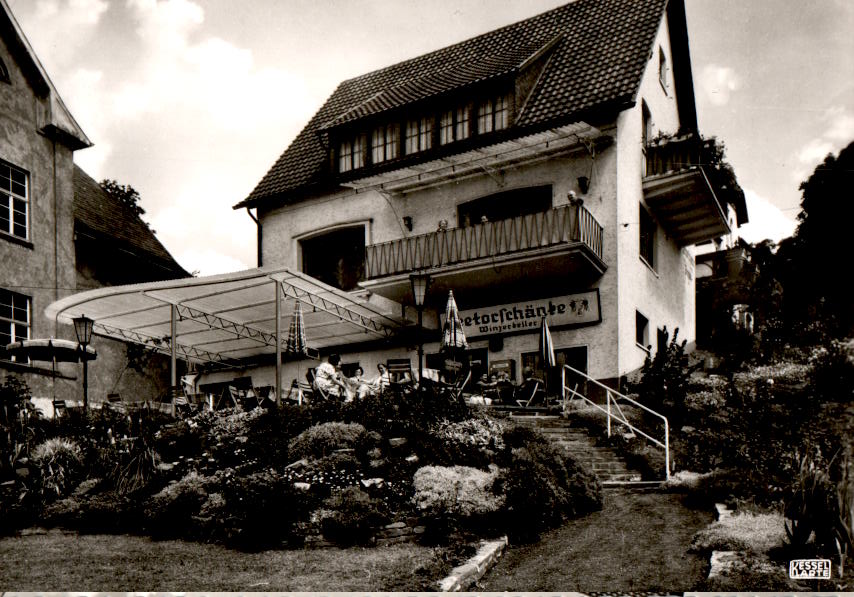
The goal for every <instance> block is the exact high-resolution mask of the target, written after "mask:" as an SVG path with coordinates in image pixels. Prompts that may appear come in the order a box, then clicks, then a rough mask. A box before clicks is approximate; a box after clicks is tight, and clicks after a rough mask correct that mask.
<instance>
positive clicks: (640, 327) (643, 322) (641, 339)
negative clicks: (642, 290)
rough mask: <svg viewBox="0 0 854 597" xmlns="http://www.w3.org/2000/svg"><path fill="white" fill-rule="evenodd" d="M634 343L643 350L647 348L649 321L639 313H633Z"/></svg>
mask: <svg viewBox="0 0 854 597" xmlns="http://www.w3.org/2000/svg"><path fill="white" fill-rule="evenodd" d="M635 342H637V343H638V346H641V347H642V348H643V349H644V350H648V348H647V346H649V319H647V318H646V317H644V316H643V315H642V314H641V312H640V311H635Z"/></svg>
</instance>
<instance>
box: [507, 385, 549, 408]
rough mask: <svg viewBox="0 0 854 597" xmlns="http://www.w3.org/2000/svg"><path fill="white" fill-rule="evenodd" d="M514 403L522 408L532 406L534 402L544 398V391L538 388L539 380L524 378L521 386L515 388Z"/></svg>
mask: <svg viewBox="0 0 854 597" xmlns="http://www.w3.org/2000/svg"><path fill="white" fill-rule="evenodd" d="M513 398H514V400H515V401H516V404H518V405H519V406H521V407H523V408H528V407H530V406H533V405H534V403H536V402H540V401H542V400H543V399H544V398H545V392H544V391H543V390H541V389H540V382H539V381H537V380H535V379H526V380H525V381H524V382H523V383H522V385H521V386H519V387H518V388H517V389H516V394H515V395H514V397H513Z"/></svg>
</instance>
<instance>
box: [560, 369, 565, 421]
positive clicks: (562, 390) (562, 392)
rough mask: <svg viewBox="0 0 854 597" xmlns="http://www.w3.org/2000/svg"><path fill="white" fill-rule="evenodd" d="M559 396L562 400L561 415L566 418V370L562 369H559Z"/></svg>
mask: <svg viewBox="0 0 854 597" xmlns="http://www.w3.org/2000/svg"><path fill="white" fill-rule="evenodd" d="M560 395H561V397H562V398H563V400H561V409H562V410H563V415H564V416H566V369H564V368H563V367H561V368H560Z"/></svg>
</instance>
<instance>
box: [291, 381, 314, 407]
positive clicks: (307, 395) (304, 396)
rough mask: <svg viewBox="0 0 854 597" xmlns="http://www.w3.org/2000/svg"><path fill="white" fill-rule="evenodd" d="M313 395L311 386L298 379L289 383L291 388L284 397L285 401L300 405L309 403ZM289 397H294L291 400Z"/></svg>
mask: <svg viewBox="0 0 854 597" xmlns="http://www.w3.org/2000/svg"><path fill="white" fill-rule="evenodd" d="M313 395H314V388H313V387H312V384H311V383H309V382H308V381H300V380H298V379H294V380H293V381H292V382H291V387H290V389H289V390H288V395H287V396H285V400H288V401H290V402H296V403H297V404H302V403H303V402H311V397H312V396H313ZM291 396H295V397H294V398H291Z"/></svg>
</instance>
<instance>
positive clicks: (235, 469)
mask: <svg viewBox="0 0 854 597" xmlns="http://www.w3.org/2000/svg"><path fill="white" fill-rule="evenodd" d="M134 417H135V418H134ZM134 417H126V416H124V415H122V416H116V414H115V413H111V412H109V411H106V410H105V411H103V412H91V413H88V414H86V415H81V416H80V417H79V418H78V419H76V420H74V421H69V422H68V424H67V426H64V424H63V422H61V421H59V422H56V423H55V424H54V426H55V429H54V430H53V431H54V432H55V433H56V434H57V435H59V434H62V435H67V436H69V437H70V438H71V440H69V442H68V443H67V445H66V444H65V443H63V444H62V445H63V446H65V447H66V448H68V449H67V450H66V449H64V448H63V450H61V451H60V452H61V453H62V454H70V455H73V454H77V452H75V451H74V450H73V449H71V448H70V447H69V446H74V445H75V444H74V443H73V442H74V441H77V442H81V441H82V443H83V445H84V446H85V448H84V449H82V450H81V453H82V454H83V456H81V457H80V458H79V460H80V463H81V464H80V467H79V468H80V470H81V471H82V473H81V472H79V471H77V469H75V470H73V471H72V469H71V468H69V467H70V464H71V461H72V460H73V459H71V460H69V459H68V458H66V460H68V463H66V464H65V465H64V468H63V470H62V471H60V472H61V473H62V474H61V475H59V476H57V475H53V476H52V477H50V476H44V475H42V474H41V469H42V468H43V467H41V464H42V463H43V462H45V461H44V458H41V457H40V458H38V459H34V460H33V462H34V466H36V468H37V469H38V470H39V471H40V476H37V478H38V479H52V481H51V483H52V484H51V485H50V487H52V488H53V489H52V492H53V493H51V494H50V495H48V496H47V498H42V499H41V500H40V501H39V502H38V503H37V504H36V512H38V513H39V516H41V517H42V521H43V522H44V523H45V524H61V525H63V526H67V527H71V528H77V529H80V530H87V531H90V530H99V531H110V532H130V533H144V534H148V535H151V536H154V537H158V538H180V539H189V540H197V541H214V542H220V543H224V544H227V545H230V546H234V547H238V548H241V549H260V548H263V547H267V546H281V545H283V544H287V545H291V546H299V545H302V544H303V543H304V541H305V540H306V538H312V539H310V541H311V542H312V543H313V544H315V545H319V544H322V543H321V540H318V539H317V537H318V536H321V537H323V539H322V541H323V542H332V543H336V544H341V545H343V544H361V545H371V544H376V543H378V542H379V543H383V542H390V541H391V542H394V541H400V540H404V539H413V538H423V540H425V541H433V542H439V541H444V542H448V541H450V540H452V539H453V538H454V537H458V536H459V533H463V534H465V535H472V534H475V535H477V534H498V533H503V532H508V531H509V532H510V534H511V538H525V539H530V538H533V537H536V536H537V534H538V533H539V532H540V531H541V530H544V529H546V528H549V527H550V526H553V525H555V524H558V523H559V522H560V521H561V520H564V519H565V518H566V517H569V516H578V515H581V514H583V513H584V512H587V511H589V510H590V509H593V508H596V507H598V505H599V504H600V503H601V497H600V495H599V487H598V484H597V483H596V481H595V478H594V477H593V476H592V475H591V474H590V473H588V472H586V471H584V470H582V469H581V468H580V467H579V466H578V464H577V463H575V462H574V461H572V460H571V459H568V458H566V457H564V456H563V455H562V454H561V453H559V452H558V451H556V450H554V449H553V448H552V446H551V445H550V444H549V442H548V441H547V440H546V439H545V438H544V437H542V436H541V435H539V434H537V433H534V432H532V431H529V430H519V429H516V428H515V427H514V426H513V425H512V424H510V423H508V422H506V421H499V420H495V419H492V418H489V417H487V416H485V415H483V414H482V413H481V414H473V413H471V412H470V411H469V410H468V408H467V407H466V406H465V405H464V404H462V403H461V402H459V401H457V400H456V399H454V398H453V397H450V396H448V395H444V394H433V393H428V392H423V393H403V394H400V393H389V394H385V395H382V396H379V397H373V398H371V399H370V400H366V401H362V402H354V403H348V404H341V403H315V404H313V405H309V406H303V407H294V406H282V407H281V408H271V409H261V408H258V409H255V410H252V411H248V412H245V411H240V410H225V411H219V412H204V413H199V414H197V415H195V416H193V417H191V418H188V419H185V420H182V421H174V420H171V419H166V420H163V419H162V418H160V416H159V415H155V414H151V415H150V416H149V413H144V412H143V413H137V414H136V415H134ZM81 438H84V439H82V440H81ZM54 443H57V442H54ZM57 445H59V443H57ZM54 451H56V450H54ZM54 460H55V459H54ZM65 471H67V474H66V473H65ZM78 474H79V477H77V476H76V475H78ZM85 478H88V481H87V482H86V484H85V490H84V491H79V492H77V493H76V494H75V495H72V496H70V497H65V495H67V492H68V491H69V490H70V489H71V487H66V486H65V485H64V484H63V483H65V481H64V480H65V479H74V480H75V481H78V480H81V479H85ZM73 485H76V483H74V484H73ZM45 486H47V485H45ZM81 487H83V486H81ZM48 498H49V499H48ZM57 498H61V499H60V501H57V502H53V503H51V502H52V501H53V500H55V499H57ZM105 513H109V515H108V516H104V517H102V519H103V522H99V521H97V520H95V518H96V517H97V516H98V515H99V514H105ZM403 521H408V522H405V523H404V524H403V526H395V525H400V524H401V523H402V522H403ZM390 525H391V526H390ZM448 531H450V532H448Z"/></svg>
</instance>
